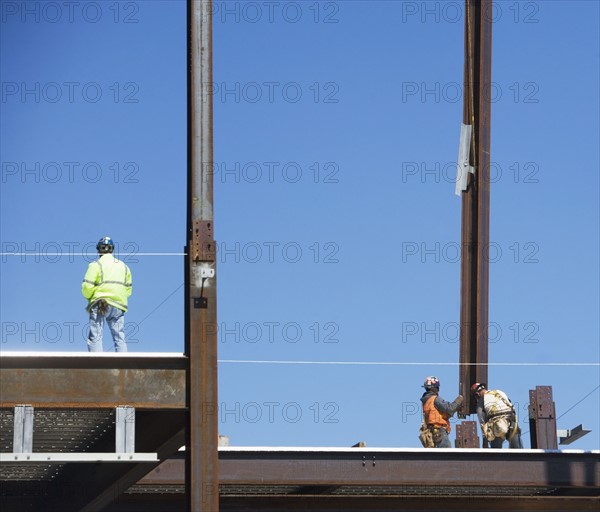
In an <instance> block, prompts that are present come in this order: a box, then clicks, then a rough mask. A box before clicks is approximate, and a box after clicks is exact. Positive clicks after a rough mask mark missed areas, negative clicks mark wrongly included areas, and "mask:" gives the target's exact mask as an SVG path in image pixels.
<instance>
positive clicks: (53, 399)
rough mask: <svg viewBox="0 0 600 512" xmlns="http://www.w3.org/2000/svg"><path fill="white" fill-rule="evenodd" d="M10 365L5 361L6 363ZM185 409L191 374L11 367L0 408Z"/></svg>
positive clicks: (1, 384)
mask: <svg viewBox="0 0 600 512" xmlns="http://www.w3.org/2000/svg"><path fill="white" fill-rule="evenodd" d="M3 362H4V361H3ZM18 404H29V405H32V406H34V407H43V408H49V407H59V408H98V409H99V408H106V407H108V408H112V407H117V406H120V405H129V406H131V407H135V408H136V409H143V408H148V409H183V408H185V370H183V369H160V368H158V369H153V368H150V369H148V368H131V369H128V368H121V369H119V368H84V369H82V368H60V367H59V368H39V369H36V370H35V371H32V370H31V369H29V368H6V367H2V371H0V407H14V406H15V405H18Z"/></svg>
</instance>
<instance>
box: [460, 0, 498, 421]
mask: <svg viewBox="0 0 600 512" xmlns="http://www.w3.org/2000/svg"><path fill="white" fill-rule="evenodd" d="M465 13H466V15H465V67H464V103H463V123H464V124H468V125H472V126H473V130H472V139H471V152H470V162H469V163H470V165H472V166H473V168H474V170H475V173H474V174H470V175H469V176H468V182H467V190H466V191H464V192H463V193H462V218H461V255H462V257H461V294H460V298H461V301H460V302H461V304H460V363H461V364H460V367H459V368H460V369H459V393H460V394H461V395H463V396H464V398H465V402H464V404H463V406H462V408H461V410H460V412H459V416H460V417H463V418H464V417H466V416H467V415H469V414H474V413H475V412H476V410H475V408H476V402H475V401H474V400H473V397H472V396H471V394H470V387H471V385H472V384H473V383H475V382H485V383H487V381H488V379H487V377H488V371H487V362H488V324H489V320H488V295H489V292H488V284H489V254H488V252H489V240H490V178H489V176H490V139H491V102H490V91H491V81H492V16H491V13H492V0H465Z"/></svg>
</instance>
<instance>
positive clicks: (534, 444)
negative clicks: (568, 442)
mask: <svg viewBox="0 0 600 512" xmlns="http://www.w3.org/2000/svg"><path fill="white" fill-rule="evenodd" d="M529 435H530V439H531V448H539V449H541V450H558V439H557V432H556V408H555V406H554V400H553V398H552V386H536V387H535V389H530V390H529Z"/></svg>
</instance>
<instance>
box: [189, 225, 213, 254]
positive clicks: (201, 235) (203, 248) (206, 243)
mask: <svg viewBox="0 0 600 512" xmlns="http://www.w3.org/2000/svg"><path fill="white" fill-rule="evenodd" d="M212 227H213V223H212V221H202V220H195V221H194V227H193V232H192V243H191V245H190V246H191V251H192V261H194V262H196V263H198V262H201V261H207V262H210V263H213V262H214V261H215V260H216V252H217V246H216V244H215V240H214V239H213V230H212Z"/></svg>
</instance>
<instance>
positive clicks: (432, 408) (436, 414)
mask: <svg viewBox="0 0 600 512" xmlns="http://www.w3.org/2000/svg"><path fill="white" fill-rule="evenodd" d="M423 387H424V388H425V393H423V396H422V397H421V403H422V405H423V422H424V427H425V428H426V429H427V430H428V431H429V432H430V433H431V441H430V442H429V443H428V444H426V443H425V442H423V440H422V441H421V442H422V443H423V446H425V447H427V448H451V447H452V446H451V444H450V438H449V437H448V434H450V430H451V429H450V421H448V420H449V419H450V417H451V416H452V415H453V414H454V413H455V412H456V411H457V410H458V409H459V407H460V406H461V405H462V403H463V401H464V398H463V396H462V395H459V396H457V397H456V399H455V400H454V402H447V401H446V400H444V399H443V398H441V397H440V396H439V393H440V381H439V379H438V378H437V377H427V378H426V379H425V382H424V383H423ZM432 445H433V446H432Z"/></svg>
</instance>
